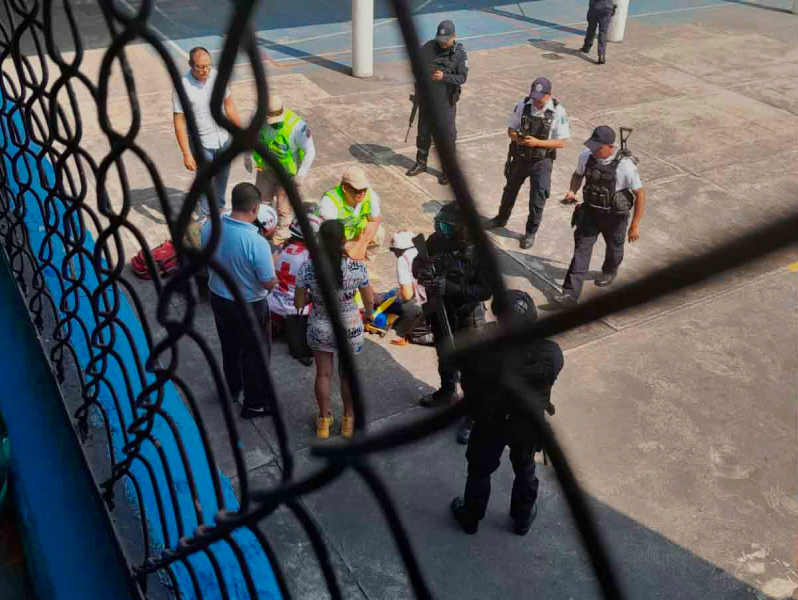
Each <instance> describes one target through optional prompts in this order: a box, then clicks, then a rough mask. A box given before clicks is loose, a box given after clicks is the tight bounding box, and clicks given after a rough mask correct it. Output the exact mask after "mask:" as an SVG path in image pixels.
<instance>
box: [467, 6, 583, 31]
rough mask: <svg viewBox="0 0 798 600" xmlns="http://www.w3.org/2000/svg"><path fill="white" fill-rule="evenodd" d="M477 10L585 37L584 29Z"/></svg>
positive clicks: (523, 16)
mask: <svg viewBox="0 0 798 600" xmlns="http://www.w3.org/2000/svg"><path fill="white" fill-rule="evenodd" d="M472 10H475V9H472ZM479 10H481V11H482V12H484V13H488V14H491V15H496V16H499V17H505V18H507V19H512V20H514V21H523V22H524V23H531V24H533V25H537V26H538V27H547V28H549V29H554V30H556V31H562V32H565V33H575V34H579V35H585V30H584V29H576V28H574V27H568V26H567V25H560V24H559V23H555V22H554V21H544V20H542V19H535V18H533V17H528V16H526V15H519V14H518V13H514V12H509V11H506V10H501V9H500V8H493V7H486V8H482V9H479Z"/></svg>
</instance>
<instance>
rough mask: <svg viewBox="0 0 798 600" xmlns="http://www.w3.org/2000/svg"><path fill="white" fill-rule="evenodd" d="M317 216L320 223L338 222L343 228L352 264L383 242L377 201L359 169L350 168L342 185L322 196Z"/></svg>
mask: <svg viewBox="0 0 798 600" xmlns="http://www.w3.org/2000/svg"><path fill="white" fill-rule="evenodd" d="M317 214H318V216H319V217H321V219H322V221H329V220H332V219H337V220H339V221H341V222H342V223H343V224H344V234H345V235H346V253H347V254H348V255H349V258H351V259H352V260H363V259H365V258H366V252H367V251H368V252H369V254H370V253H371V252H373V251H375V250H376V249H377V248H378V247H379V246H382V245H383V243H384V242H385V229H384V228H383V226H382V213H381V211H380V197H379V196H378V195H377V192H375V191H374V190H373V189H371V184H369V180H368V178H367V177H366V172H365V171H364V170H363V169H362V168H361V167H349V168H348V169H347V170H346V171H344V174H343V176H342V177H341V184H340V185H339V186H338V187H336V188H334V189H332V190H330V191H329V192H327V193H326V194H324V196H323V197H322V199H321V202H319V207H318V209H317Z"/></svg>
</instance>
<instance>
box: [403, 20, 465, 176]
mask: <svg viewBox="0 0 798 600" xmlns="http://www.w3.org/2000/svg"><path fill="white" fill-rule="evenodd" d="M421 57H422V59H423V61H424V63H425V64H426V65H428V68H429V71H430V79H431V81H432V96H433V101H434V102H435V103H437V104H438V105H440V106H441V107H442V108H443V114H444V121H443V123H442V125H443V127H444V129H445V132H446V136H447V137H449V138H451V140H452V143H453V144H454V142H455V140H457V127H456V124H455V117H456V116H457V102H458V100H460V91H461V88H462V86H463V85H465V82H466V79H468V55H467V54H466V51H465V48H463V45H462V44H460V43H459V42H458V41H457V38H456V37H455V32H454V23H452V22H451V21H442V22H441V23H440V25H438V33H437V36H436V37H435V39H434V40H430V41H428V42H427V43H426V44H424V45H423V46H422V47H421ZM416 98H421V96H420V94H419V93H418V91H416ZM419 108H420V111H419V115H418V136H417V137H416V147H417V148H418V151H417V152H416V164H415V165H414V166H413V167H412V168H411V169H410V170H409V171H408V172H407V176H408V177H415V176H416V175H418V174H419V173H424V172H426V170H427V158H428V156H429V148H430V144H432V124H431V116H432V111H431V110H430V108H429V107H427V106H424V105H423V104H421V106H420V107H419ZM438 183H440V184H441V185H447V184H448V183H449V179H448V177H447V176H446V174H445V173H444V174H443V175H442V176H441V177H439V178H438Z"/></svg>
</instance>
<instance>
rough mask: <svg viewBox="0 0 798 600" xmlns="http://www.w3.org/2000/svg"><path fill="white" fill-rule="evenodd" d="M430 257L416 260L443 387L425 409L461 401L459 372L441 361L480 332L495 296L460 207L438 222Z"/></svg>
mask: <svg viewBox="0 0 798 600" xmlns="http://www.w3.org/2000/svg"><path fill="white" fill-rule="evenodd" d="M426 250H427V251H426V254H427V256H424V253H423V252H420V253H419V256H417V257H416V258H415V260H414V261H413V275H414V276H415V277H416V279H418V281H419V283H420V284H422V285H423V286H424V288H425V290H426V292H427V302H426V303H425V304H424V314H425V315H426V316H427V322H428V323H429V325H430V327H431V328H432V333H433V335H434V337H435V346H436V350H437V351H438V373H439V374H440V377H441V387H440V389H438V390H437V391H435V392H434V393H432V394H427V395H426V396H424V397H423V398H421V400H420V402H419V404H421V406H424V407H432V406H443V405H451V404H454V403H456V402H459V401H460V396H459V394H458V393H457V382H458V379H459V376H458V370H457V367H456V366H455V365H451V364H449V363H448V362H444V361H442V360H441V357H442V354H443V351H444V350H445V349H446V348H447V347H448V346H449V345H451V344H452V343H453V342H454V336H455V335H457V334H458V333H460V332H463V331H466V330H474V329H479V328H480V327H482V325H484V323H485V306H484V304H483V302H485V301H486V300H488V299H490V297H491V295H492V292H491V288H490V283H489V282H490V279H489V276H488V274H487V272H486V270H485V268H484V266H483V265H482V264H481V262H480V260H479V256H478V254H477V248H476V246H474V244H473V243H472V242H471V241H470V240H469V237H468V229H467V228H466V226H465V222H464V221H463V219H462V218H461V215H460V207H459V205H458V204H457V202H450V203H448V204H446V205H445V206H443V207H442V208H441V209H440V211H439V212H438V214H437V216H436V217H435V233H433V234H432V235H431V236H429V238H427V241H426ZM472 423H473V421H472V420H471V419H470V418H469V417H466V419H465V420H464V422H463V426H462V427H461V428H460V431H458V436H457V437H458V441H459V442H460V443H466V442H467V441H468V435H469V434H470V432H471V424H472Z"/></svg>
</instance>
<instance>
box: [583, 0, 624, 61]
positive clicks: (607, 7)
mask: <svg viewBox="0 0 798 600" xmlns="http://www.w3.org/2000/svg"><path fill="white" fill-rule="evenodd" d="M617 9H618V7H617V6H616V4H615V2H614V1H613V0H590V6H589V7H588V9H587V33H586V34H585V43H584V44H582V47H581V48H580V49H579V52H584V53H585V54H588V53H589V52H590V49H591V48H592V47H593V38H594V37H596V27H598V30H599V36H598V64H600V65H603V64H604V63H606V62H607V32H608V31H609V29H610V21H612V16H613V15H614V14H615V11H616V10H617Z"/></svg>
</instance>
